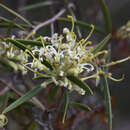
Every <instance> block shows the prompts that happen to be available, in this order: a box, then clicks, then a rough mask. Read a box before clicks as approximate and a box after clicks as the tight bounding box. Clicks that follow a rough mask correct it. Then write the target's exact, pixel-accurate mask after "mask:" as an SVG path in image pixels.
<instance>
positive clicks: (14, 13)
mask: <svg viewBox="0 0 130 130" xmlns="http://www.w3.org/2000/svg"><path fill="white" fill-rule="evenodd" d="M0 7H2V8H3V9H5V10H7V11H8V12H10V13H11V14H13V15H15V16H16V17H18V18H19V19H21V20H23V21H24V22H25V23H27V24H28V25H30V26H32V24H31V23H30V22H29V21H28V20H26V19H25V18H24V17H22V16H21V15H19V14H18V13H16V12H15V11H13V10H12V9H9V8H8V7H6V6H5V5H3V4H1V3H0Z"/></svg>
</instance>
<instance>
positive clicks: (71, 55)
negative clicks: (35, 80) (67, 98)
mask: <svg viewBox="0 0 130 130" xmlns="http://www.w3.org/2000/svg"><path fill="white" fill-rule="evenodd" d="M63 33H64V35H65V38H64V37H63V36H62V35H61V36H58V34H57V33H55V34H53V36H52V37H43V38H42V41H43V46H42V47H41V48H38V47H35V48H34V49H33V50H32V52H30V53H31V55H32V56H33V61H32V62H26V63H25V64H24V67H25V68H27V67H30V69H32V70H34V73H35V75H34V76H37V74H38V73H39V72H40V73H42V72H43V73H42V74H45V75H46V76H48V77H50V79H51V81H52V82H54V83H55V84H56V85H59V86H63V87H66V88H68V89H69V90H70V91H72V90H76V91H77V92H79V93H80V94H82V95H84V94H85V91H84V90H83V89H82V88H80V87H78V86H77V85H76V84H74V83H72V82H71V81H70V80H68V79H67V75H71V74H72V75H74V76H77V77H79V78H80V76H81V74H82V76H84V77H85V76H87V75H88V73H90V72H91V71H93V70H94V66H93V65H92V64H91V57H92V56H91V52H90V49H88V50H87V49H86V45H87V44H88V43H87V42H86V41H85V40H81V41H79V42H77V41H76V35H75V34H74V32H72V31H70V30H69V29H68V28H64V30H63ZM45 42H50V43H51V44H50V45H45V44H44V43H45ZM36 54H37V57H35V55H36ZM43 59H45V60H46V61H47V62H48V63H50V65H51V66H52V67H53V70H49V69H48V68H47V67H46V66H45V65H44V64H42V61H43ZM28 65H29V66H28ZM37 72H38V73H37Z"/></svg>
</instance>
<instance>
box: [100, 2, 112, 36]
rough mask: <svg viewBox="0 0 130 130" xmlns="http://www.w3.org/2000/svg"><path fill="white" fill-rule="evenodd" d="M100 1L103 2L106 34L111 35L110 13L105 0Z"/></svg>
mask: <svg viewBox="0 0 130 130" xmlns="http://www.w3.org/2000/svg"><path fill="white" fill-rule="evenodd" d="M100 1H101V9H102V12H103V15H104V21H105V28H106V33H107V34H109V33H111V31H112V20H111V16H110V12H109V10H108V8H107V6H106V4H105V1H104V0H100Z"/></svg>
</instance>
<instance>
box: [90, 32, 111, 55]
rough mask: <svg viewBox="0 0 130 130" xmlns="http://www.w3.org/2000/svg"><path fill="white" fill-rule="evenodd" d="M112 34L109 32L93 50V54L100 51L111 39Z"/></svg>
mask: <svg viewBox="0 0 130 130" xmlns="http://www.w3.org/2000/svg"><path fill="white" fill-rule="evenodd" d="M110 38H111V34H108V35H107V36H106V37H105V38H104V39H103V40H102V41H101V42H100V43H99V44H98V46H97V47H96V48H95V49H94V50H93V51H92V53H93V54H96V53H97V52H99V51H100V50H101V49H102V48H103V47H104V46H105V45H106V43H107V42H108V41H109V40H110Z"/></svg>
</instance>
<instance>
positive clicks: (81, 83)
mask: <svg viewBox="0 0 130 130" xmlns="http://www.w3.org/2000/svg"><path fill="white" fill-rule="evenodd" d="M67 78H68V79H69V80H70V81H72V82H73V83H75V84H76V85H78V86H79V87H80V88H82V89H84V90H85V91H86V92H87V93H88V94H91V95H93V91H92V90H91V89H90V88H89V86H88V85H87V84H86V83H85V82H83V81H81V80H80V79H79V78H78V77H75V76H72V75H68V76H67Z"/></svg>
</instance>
